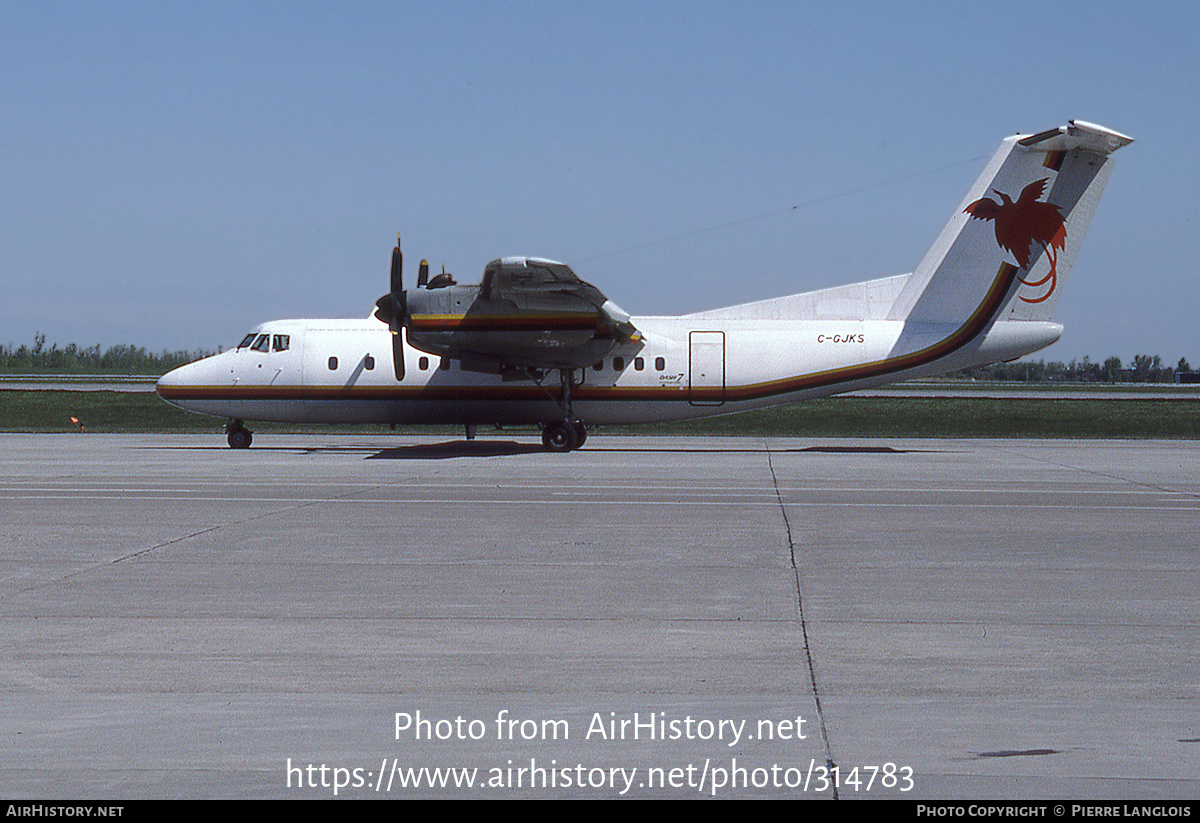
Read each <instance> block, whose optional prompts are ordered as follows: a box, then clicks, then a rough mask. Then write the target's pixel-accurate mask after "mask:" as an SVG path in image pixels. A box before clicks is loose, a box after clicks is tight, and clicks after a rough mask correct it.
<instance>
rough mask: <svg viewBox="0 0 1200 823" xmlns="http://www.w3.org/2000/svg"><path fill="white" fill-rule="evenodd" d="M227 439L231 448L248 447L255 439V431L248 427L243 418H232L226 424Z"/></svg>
mask: <svg viewBox="0 0 1200 823" xmlns="http://www.w3.org/2000/svg"><path fill="white" fill-rule="evenodd" d="M225 433H226V436H225V439H226V440H228V441H229V448H231V449H248V448H250V443H251V442H252V441H253V440H254V433H253V432H252V431H250V430H249V429H247V428H246V426H245V425H244V424H243V422H242V421H241V420H230V421H229V423H227V424H226V425H225Z"/></svg>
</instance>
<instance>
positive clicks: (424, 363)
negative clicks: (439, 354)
mask: <svg viewBox="0 0 1200 823" xmlns="http://www.w3.org/2000/svg"><path fill="white" fill-rule="evenodd" d="M417 368H419V369H420V370H421V371H426V370H427V369H428V368H429V358H428V357H422V358H421V359H420V360H418V361H417Z"/></svg>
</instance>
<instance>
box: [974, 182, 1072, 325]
mask: <svg viewBox="0 0 1200 823" xmlns="http://www.w3.org/2000/svg"><path fill="white" fill-rule="evenodd" d="M1049 179H1050V178H1048V177H1043V178H1042V179H1041V180H1035V181H1034V182H1032V183H1030V184H1029V185H1028V186H1026V187H1025V188H1024V189H1022V190H1021V196H1020V197H1018V198H1017V200H1016V202H1013V200H1012V198H1011V197H1009V196H1008V195H1007V194H1005V193H1004V192H1002V191H999V190H997V189H992V191H993V192H995V193H996V194H998V195H999V196H1000V199H1001V200H1002V201H1003V202H1001V203H997V202H996V201H995V200H992V199H991V198H990V197H984V198H981V199H979V200H976V201H975V202H974V203H972V204H971V205H969V206H967V207H966V208H965V209H963V212H964V213H966V214H970V215H971V217H972V218H973V219H976V220H994V221H995V223H996V242H997V243H999V244H1000V247H1001V248H1002V249H1005V250H1006V251H1008V252H1009V253H1011V254H1012V256H1013V257H1015V258H1016V259H1017V263H1018V264H1019V265H1020V267H1021V268H1022V269H1024V270H1025V271H1026V272H1028V271H1029V255H1030V251H1031V250H1032V249H1033V248H1034V244H1035V243H1036V244H1037V245H1039V246H1041V247H1042V249H1044V250H1045V252H1046V258H1047V259H1048V260H1049V261H1050V271H1049V272H1048V273H1047V274H1046V276H1045V277H1043V278H1041V279H1040V280H1026V279H1025V278H1024V277H1018V279H1019V280H1020V281H1021V282H1022V283H1024V284H1025V285H1027V286H1032V287H1034V288H1040V287H1041V286H1045V285H1046V284H1047V283H1048V284H1049V285H1050V288H1049V289H1048V290H1047V291H1046V293H1045V294H1043V295H1042V296H1041V297H1021V299H1022V300H1024V301H1025V302H1026V303H1041V302H1043V301H1044V300H1047V299H1049V297H1050V295H1052V294H1054V289H1055V288H1056V287H1057V286H1058V252H1059V251H1060V250H1061V249H1062V248H1064V247H1065V246H1066V243H1067V227H1066V220H1065V219H1064V218H1063V216H1062V211H1061V210H1060V209H1059V207H1058V206H1056V205H1054V204H1053V203H1046V202H1042V201H1040V200H1038V198H1039V197H1041V196H1042V194H1044V193H1045V191H1046V181H1047V180H1049Z"/></svg>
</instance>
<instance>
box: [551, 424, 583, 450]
mask: <svg viewBox="0 0 1200 823" xmlns="http://www.w3.org/2000/svg"><path fill="white" fill-rule="evenodd" d="M542 445H543V446H545V447H546V448H547V449H548V450H549V451H552V452H569V451H571V450H573V449H577V448H579V435H578V434H576V432H575V427H574V426H573V425H572V424H570V423H568V422H567V421H566V420H556V421H554V422H553V423H547V424H546V427H545V428H543V429H542Z"/></svg>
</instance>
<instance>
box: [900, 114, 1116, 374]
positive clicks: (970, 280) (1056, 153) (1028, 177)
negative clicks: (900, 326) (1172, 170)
mask: <svg viewBox="0 0 1200 823" xmlns="http://www.w3.org/2000/svg"><path fill="white" fill-rule="evenodd" d="M1131 142H1132V138H1130V137H1127V136H1125V135H1123V134H1119V133H1117V132H1115V131H1112V130H1110V129H1106V128H1104V127H1102V126H1097V125H1095V124H1092V123H1085V122H1083V121H1082V120H1072V121H1070V122H1069V123H1068V124H1067V125H1065V126H1060V127H1058V128H1056V129H1051V130H1050V131H1044V132H1041V133H1039V134H1034V135H1016V136H1013V137H1009V138H1007V139H1006V140H1004V142H1003V143H1001V144H1000V148H999V150H998V151H997V152H996V154H995V156H994V157H993V158H992V159H991V162H989V163H988V165H987V167H986V168H985V169H984V170H983V173H982V174H981V175H980V176H979V179H978V180H976V181H975V185H974V186H972V187H971V189H970V191H969V192H968V194H967V196H966V198H965V199H964V200H963V202H962V203H961V204H959V206H958V208H956V209H955V211H954V214H953V215H952V216H951V218H950V221H949V222H948V223H947V224H946V227H945V228H944V229H943V230H942V233H941V235H940V236H939V237H938V239H937V241H936V242H935V243H934V244H933V247H932V248H930V250H929V252H928V253H927V254H926V255H925V258H924V259H923V260H922V261H921V264H920V265H919V266H918V267H917V269H916V271H915V272H914V273H913V274H912V275H911V276H910V277H909V278H908V280H907V282H906V283H905V284H904V287H903V288H902V289H901V291H900V294H899V295H898V296H897V298H896V300H895V302H894V303H893V304H892V307H891V311H890V313H889V315H888V319H890V320H902V321H904V322H905V329H906V331H905V333H904V334H903V335H902V337H901V340H900V341H899V345H898V346H897V348H896V349H895V350H894V351H893V357H894V358H895V360H893V361H892V362H893V364H894V365H901V364H903V365H904V366H908V367H910V368H912V369H915V370H916V372H909V373H908V374H906V376H915V374H916V373H917V372H925V371H928V373H935V372H939V371H945V370H947V368H948V367H950V366H952V367H954V368H961V367H964V366H969V365H976V364H980V363H986V362H994V361H996V360H1007V359H1012V358H1015V357H1019V356H1021V355H1024V354H1028V353H1030V352H1033V351H1037V350H1038V349H1039V348H1042V347H1044V346H1047V345H1049V344H1050V343H1052V342H1054V340H1056V339H1057V338H1058V335H1059V334H1060V333H1061V330H1062V329H1061V326H1058V325H1057V324H1053V323H1050V322H1048V321H1049V318H1050V312H1051V311H1052V310H1053V308H1054V304H1055V303H1056V302H1057V300H1058V295H1059V293H1060V292H1061V290H1062V288H1063V284H1064V283H1065V281H1066V279H1067V274H1068V273H1069V272H1070V269H1071V264H1072V263H1073V262H1074V260H1075V255H1076V253H1077V252H1078V251H1079V245H1080V243H1081V242H1082V240H1083V235H1084V233H1085V232H1086V231H1087V226H1088V223H1089V222H1090V221H1091V219H1092V215H1093V214H1094V213H1095V210H1096V204H1097V202H1098V201H1099V199H1100V194H1101V192H1102V191H1103V189H1104V184H1105V183H1106V182H1107V181H1108V175H1109V173H1110V171H1111V169H1112V159H1111V157H1110V155H1111V154H1112V152H1114V151H1116V150H1117V149H1119V148H1121V147H1122V146H1125V145H1128V144H1129V143H1131ZM947 360H951V361H955V362H952V363H948V362H947ZM960 361H961V362H960ZM935 364H936V366H937V368H934V366H935ZM900 370H903V371H906V372H908V369H897V370H896V371H900Z"/></svg>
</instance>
